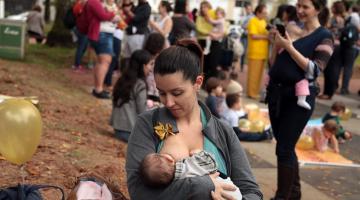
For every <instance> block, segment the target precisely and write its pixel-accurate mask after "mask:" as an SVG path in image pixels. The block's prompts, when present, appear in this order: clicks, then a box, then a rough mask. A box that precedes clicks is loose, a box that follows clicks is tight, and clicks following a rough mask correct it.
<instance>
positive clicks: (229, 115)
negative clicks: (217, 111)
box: [223, 108, 245, 127]
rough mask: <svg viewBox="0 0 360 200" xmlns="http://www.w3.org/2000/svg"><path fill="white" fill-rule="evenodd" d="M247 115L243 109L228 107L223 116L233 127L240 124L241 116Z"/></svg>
mask: <svg viewBox="0 0 360 200" xmlns="http://www.w3.org/2000/svg"><path fill="white" fill-rule="evenodd" d="M243 116H245V112H244V111H243V110H239V111H237V110H233V109H230V108H229V109H227V110H225V111H224V114H223V118H224V120H225V121H226V122H227V123H228V124H229V125H230V126H231V127H238V126H239V118H240V117H243Z"/></svg>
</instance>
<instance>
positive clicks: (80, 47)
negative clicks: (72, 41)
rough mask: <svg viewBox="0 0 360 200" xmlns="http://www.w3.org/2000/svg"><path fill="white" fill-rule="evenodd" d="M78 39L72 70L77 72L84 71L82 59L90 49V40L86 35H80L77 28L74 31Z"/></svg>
mask: <svg viewBox="0 0 360 200" xmlns="http://www.w3.org/2000/svg"><path fill="white" fill-rule="evenodd" d="M73 31H74V33H75V35H76V37H77V47H76V52H75V61H74V65H73V66H72V68H73V69H74V70H75V71H78V70H82V66H81V59H82V57H83V56H84V53H85V51H86V49H87V47H88V43H89V40H88V38H87V36H86V35H85V34H82V33H80V32H79V31H78V30H77V28H76V27H75V28H74V29H73Z"/></svg>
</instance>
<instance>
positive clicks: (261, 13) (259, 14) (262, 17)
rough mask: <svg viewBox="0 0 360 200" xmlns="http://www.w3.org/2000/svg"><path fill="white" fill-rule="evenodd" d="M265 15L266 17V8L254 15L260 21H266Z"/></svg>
mask: <svg viewBox="0 0 360 200" xmlns="http://www.w3.org/2000/svg"><path fill="white" fill-rule="evenodd" d="M267 15H268V12H267V9H266V7H264V8H263V9H262V10H261V12H258V13H257V14H256V16H257V17H258V18H260V19H266V18H267Z"/></svg>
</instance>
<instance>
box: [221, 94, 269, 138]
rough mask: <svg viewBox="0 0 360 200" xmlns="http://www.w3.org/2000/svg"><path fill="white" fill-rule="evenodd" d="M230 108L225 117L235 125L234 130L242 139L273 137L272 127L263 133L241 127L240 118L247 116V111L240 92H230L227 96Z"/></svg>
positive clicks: (229, 122) (232, 125)
mask: <svg viewBox="0 0 360 200" xmlns="http://www.w3.org/2000/svg"><path fill="white" fill-rule="evenodd" d="M226 104H227V106H228V109H227V110H226V111H225V112H224V115H223V119H224V120H225V121H226V122H228V124H229V125H230V126H231V127H233V130H234V132H235V133H236V135H237V136H238V138H239V140H241V141H262V140H267V139H271V138H272V135H271V128H270V127H268V128H266V129H265V130H264V132H263V133H254V132H248V131H247V130H241V129H240V128H239V119H240V118H246V113H245V112H244V110H243V109H242V105H241V97H240V95H239V94H230V95H227V96H226Z"/></svg>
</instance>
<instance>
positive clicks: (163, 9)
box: [159, 4, 166, 14]
mask: <svg viewBox="0 0 360 200" xmlns="http://www.w3.org/2000/svg"><path fill="white" fill-rule="evenodd" d="M165 12H166V9H165V7H164V6H162V5H161V4H160V5H159V13H160V14H162V13H165Z"/></svg>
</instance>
